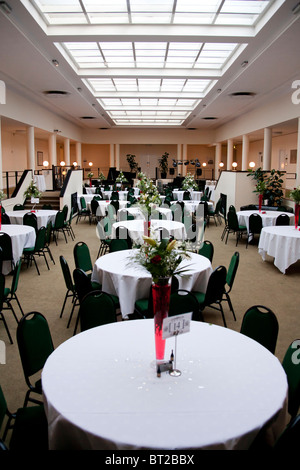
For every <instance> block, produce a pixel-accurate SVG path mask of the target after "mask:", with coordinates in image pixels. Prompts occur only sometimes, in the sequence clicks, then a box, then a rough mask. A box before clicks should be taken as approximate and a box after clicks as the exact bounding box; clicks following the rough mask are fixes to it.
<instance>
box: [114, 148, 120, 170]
mask: <svg viewBox="0 0 300 470" xmlns="http://www.w3.org/2000/svg"><path fill="white" fill-rule="evenodd" d="M115 157H116V169H117V170H118V171H120V145H119V144H115Z"/></svg>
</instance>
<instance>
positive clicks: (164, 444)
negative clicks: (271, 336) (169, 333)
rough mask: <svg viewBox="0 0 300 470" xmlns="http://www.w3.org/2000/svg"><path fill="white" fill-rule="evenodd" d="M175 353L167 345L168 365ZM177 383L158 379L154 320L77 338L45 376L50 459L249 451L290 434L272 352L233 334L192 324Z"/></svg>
mask: <svg viewBox="0 0 300 470" xmlns="http://www.w3.org/2000/svg"><path fill="white" fill-rule="evenodd" d="M172 349H173V350H174V338H170V339H167V342H166V358H167V359H168V358H169V357H170V353H171V350H172ZM176 366H177V368H178V369H179V370H180V371H181V372H182V374H181V376H180V377H177V378H176V377H171V376H170V375H169V374H168V373H166V372H164V373H162V375H161V377H160V378H159V377H157V376H156V370H155V368H154V325H153V320H135V321H125V322H117V323H113V324H109V325H105V326H100V327H97V328H92V329H90V330H88V331H86V332H84V333H80V334H78V335H76V336H73V337H72V338H71V339H69V340H67V341H65V342H64V343H62V344H61V345H60V346H58V348H57V349H56V350H55V351H54V352H53V353H52V354H51V356H50V357H49V358H48V360H47V362H46V364H45V366H44V369H43V373H42V383H43V392H44V403H45V409H46V413H47V417H48V422H49V443H50V449H54V450H55V449H56V450H80V449H81V450H90V449H93V450H97V449H98V450H101V449H104V450H112V451H113V450H118V449H119V450H136V449H145V448H146V449H150V450H152V451H156V452H159V451H160V453H161V451H162V450H175V449H176V450H179V451H180V450H189V449H190V450H191V451H194V450H195V449H211V450H213V449H219V450H224V449H227V450H233V449H234V450H239V449H247V448H248V447H249V445H250V444H251V443H252V441H253V439H254V438H255V436H256V435H257V433H258V432H259V430H260V429H261V428H262V427H263V426H264V425H265V424H266V423H268V425H269V426H270V428H271V429H270V431H271V432H272V433H273V436H274V438H276V437H278V435H279V434H280V432H282V430H283V429H284V425H285V424H286V421H285V420H286V417H287V415H286V397H287V380H286V375H285V372H284V370H283V368H282V366H281V364H280V362H279V361H278V359H277V358H276V357H275V356H274V355H273V354H271V353H270V352H269V351H268V350H267V349H266V348H264V347H263V346H261V345H260V344H259V343H257V342H255V341H253V340H251V339H250V338H248V337H246V336H244V335H242V334H240V333H237V332H235V331H233V330H230V329H229V328H223V327H220V326H216V325H209V324H205V323H201V322H192V323H191V329H190V332H189V333H186V334H183V335H181V336H179V337H178V339H177V363H176Z"/></svg>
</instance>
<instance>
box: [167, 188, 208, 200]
mask: <svg viewBox="0 0 300 470" xmlns="http://www.w3.org/2000/svg"><path fill="white" fill-rule="evenodd" d="M184 192H185V191H182V190H178V189H177V190H176V189H174V191H173V197H174V199H177V200H178V201H182V200H183V194H184ZM189 193H190V195H191V199H192V200H193V201H198V202H199V201H200V200H201V197H202V196H203V193H202V191H194V190H193V189H191V190H189Z"/></svg>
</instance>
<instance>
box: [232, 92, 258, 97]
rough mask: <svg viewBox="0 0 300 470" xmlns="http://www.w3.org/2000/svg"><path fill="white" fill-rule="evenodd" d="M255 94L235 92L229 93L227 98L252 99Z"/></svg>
mask: <svg viewBox="0 0 300 470" xmlns="http://www.w3.org/2000/svg"><path fill="white" fill-rule="evenodd" d="M255 95H256V93H253V92H251V91H236V92H234V93H231V94H230V95H229V96H231V97H232V98H253V96H255Z"/></svg>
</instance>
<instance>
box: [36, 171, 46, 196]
mask: <svg viewBox="0 0 300 470" xmlns="http://www.w3.org/2000/svg"><path fill="white" fill-rule="evenodd" d="M33 180H34V183H35V184H36V185H37V187H38V189H39V191H41V192H42V193H43V192H44V191H46V181H45V176H44V175H34V178H33Z"/></svg>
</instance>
